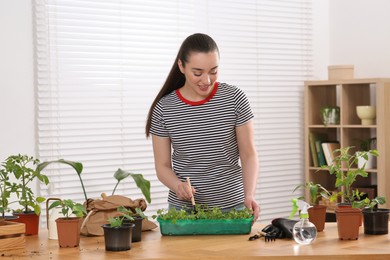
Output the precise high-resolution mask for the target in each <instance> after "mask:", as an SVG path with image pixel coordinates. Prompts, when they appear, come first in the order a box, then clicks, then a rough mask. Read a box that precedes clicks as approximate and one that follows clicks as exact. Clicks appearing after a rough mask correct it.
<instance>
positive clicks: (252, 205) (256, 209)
mask: <svg viewBox="0 0 390 260" xmlns="http://www.w3.org/2000/svg"><path fill="white" fill-rule="evenodd" d="M244 205H245V207H247V208H248V209H251V210H252V212H253V223H252V225H253V224H254V223H255V222H256V220H257V219H258V218H259V214H260V206H259V204H257V202H256V201H255V199H254V198H245V200H244Z"/></svg>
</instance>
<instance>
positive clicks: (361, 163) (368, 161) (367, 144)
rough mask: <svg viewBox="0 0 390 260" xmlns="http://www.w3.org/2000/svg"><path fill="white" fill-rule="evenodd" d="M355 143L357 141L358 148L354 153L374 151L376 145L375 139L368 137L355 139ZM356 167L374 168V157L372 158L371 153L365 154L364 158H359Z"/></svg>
mask: <svg viewBox="0 0 390 260" xmlns="http://www.w3.org/2000/svg"><path fill="white" fill-rule="evenodd" d="M355 141H357V143H358V147H359V151H357V152H356V153H361V152H369V151H370V150H374V148H375V145H376V137H370V138H366V139H358V138H356V139H355ZM358 167H359V168H363V167H364V168H365V169H372V168H375V156H373V155H372V154H371V153H367V154H366V155H365V156H359V157H358Z"/></svg>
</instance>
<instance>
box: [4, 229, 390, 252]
mask: <svg viewBox="0 0 390 260" xmlns="http://www.w3.org/2000/svg"><path fill="white" fill-rule="evenodd" d="M263 226H264V225H261V224H259V223H256V224H255V225H254V226H253V228H252V233H251V234H248V235H198V236H162V235H161V234H160V230H159V229H158V228H157V229H155V230H153V231H147V232H143V233H142V241H140V242H136V243H132V248H131V250H128V251H122V252H109V251H105V245H104V237H84V236H82V237H81V239H80V246H79V247H78V248H59V246H58V241H57V240H49V239H48V238H47V231H46V230H40V233H39V234H38V235H36V236H26V250H19V251H13V252H2V253H1V254H0V255H1V257H0V259H1V260H3V259H53V260H55V259H72V260H75V259H88V260H91V259H93V260H101V259H126V258H127V259H223V260H229V259H265V260H267V259H297V258H299V259H332V260H336V259H343V260H344V259H347V260H348V259H354V260H359V259H365V260H376V259H390V235H389V234H387V235H365V234H364V231H363V227H361V228H360V234H359V239H358V240H353V241H352V240H351V241H342V240H339V239H338V235H337V226H336V223H326V225H325V230H324V231H323V232H319V233H318V236H317V239H316V240H315V241H314V243H313V244H311V245H298V244H297V243H295V241H294V240H291V239H277V240H276V241H274V242H265V241H264V238H260V239H257V240H254V241H249V240H248V238H249V237H250V236H251V235H253V234H255V233H256V231H258V230H260V229H261V228H262V227H263Z"/></svg>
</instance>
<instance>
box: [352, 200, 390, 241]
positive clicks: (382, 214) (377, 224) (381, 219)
mask: <svg viewBox="0 0 390 260" xmlns="http://www.w3.org/2000/svg"><path fill="white" fill-rule="evenodd" d="M385 203H386V198H385V197H383V196H378V197H376V198H374V199H372V200H370V199H369V198H365V199H363V200H361V201H355V202H354V203H353V204H354V207H356V208H363V210H362V213H363V220H364V234H371V235H382V234H387V233H388V226H389V212H390V210H389V209H382V208H378V207H377V206H378V205H382V204H385Z"/></svg>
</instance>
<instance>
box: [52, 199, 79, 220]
mask: <svg viewBox="0 0 390 260" xmlns="http://www.w3.org/2000/svg"><path fill="white" fill-rule="evenodd" d="M56 207H60V208H61V211H60V213H61V214H62V215H63V216H64V218H65V219H69V218H70V216H71V215H72V214H74V215H76V217H82V216H84V215H85V214H87V211H86V209H85V207H84V206H83V205H82V204H80V203H76V202H74V201H73V200H71V199H66V200H56V201H54V202H53V203H52V204H50V206H49V210H51V209H53V208H56Z"/></svg>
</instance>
